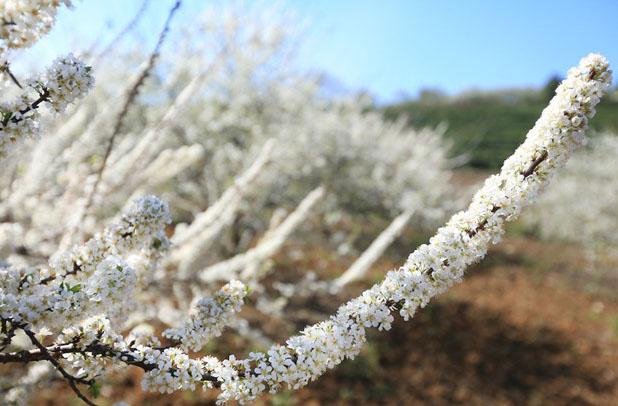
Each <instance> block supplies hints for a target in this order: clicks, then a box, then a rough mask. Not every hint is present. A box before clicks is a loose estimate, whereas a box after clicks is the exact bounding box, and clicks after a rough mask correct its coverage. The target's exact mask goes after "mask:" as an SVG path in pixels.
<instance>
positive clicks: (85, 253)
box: [0, 196, 170, 330]
mask: <svg viewBox="0 0 618 406" xmlns="http://www.w3.org/2000/svg"><path fill="white" fill-rule="evenodd" d="M169 221H170V220H169V210H168V207H167V205H166V204H165V203H164V202H162V201H161V200H159V199H157V198H155V197H153V196H146V197H144V198H141V199H139V200H137V201H136V202H135V204H134V206H133V207H132V208H131V210H130V211H129V212H128V213H127V214H125V215H124V216H122V218H121V220H120V222H119V223H118V224H114V225H111V226H110V227H108V228H106V229H105V230H104V232H103V233H100V234H97V235H95V236H94V237H93V238H91V239H90V240H89V241H87V242H86V243H84V244H83V245H79V246H78V245H76V246H75V247H73V249H72V250H71V251H70V252H69V253H67V254H64V255H61V256H59V257H57V258H54V259H52V260H51V261H50V268H49V269H47V268H43V269H15V268H2V269H0V318H2V319H4V320H10V321H11V322H14V323H27V324H29V325H32V326H34V327H35V328H42V327H47V328H49V329H51V330H54V329H58V328H62V327H65V326H71V325H74V324H76V323H78V322H80V321H82V320H84V319H86V318H88V317H90V316H92V315H96V314H102V313H104V314H107V316H108V317H109V318H110V319H111V320H112V322H114V323H118V322H120V321H122V320H123V318H124V317H125V316H126V312H127V311H128V310H129V309H130V303H131V292H132V291H133V288H134V287H135V284H136V281H137V278H138V276H139V275H138V274H137V273H136V270H135V269H134V268H133V267H131V266H130V265H129V264H128V261H129V260H130V259H131V258H133V257H134V256H139V254H140V253H142V254H143V255H148V254H149V253H150V251H152V250H154V251H158V250H159V249H161V248H164V247H166V246H167V241H166V237H165V235H164V234H163V233H162V230H163V228H164V227H165V225H166V224H167V223H168V222H169ZM153 236H155V237H154V238H153ZM134 261H135V260H134ZM138 263H139V262H138Z"/></svg>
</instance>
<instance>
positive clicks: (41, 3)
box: [0, 0, 72, 54]
mask: <svg viewBox="0 0 618 406" xmlns="http://www.w3.org/2000/svg"><path fill="white" fill-rule="evenodd" d="M63 4H64V5H65V6H67V7H71V5H72V4H71V1H70V0H4V1H2V2H0V54H4V53H6V52H7V51H8V50H10V49H18V48H28V47H30V46H32V44H34V43H35V42H36V41H37V40H38V39H39V38H41V37H42V36H43V35H45V34H46V33H47V32H48V31H49V30H50V29H51V28H52V27H53V25H54V22H55V20H56V13H57V12H58V8H59V7H60V6H61V5H63Z"/></svg>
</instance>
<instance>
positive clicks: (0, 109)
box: [0, 54, 94, 159]
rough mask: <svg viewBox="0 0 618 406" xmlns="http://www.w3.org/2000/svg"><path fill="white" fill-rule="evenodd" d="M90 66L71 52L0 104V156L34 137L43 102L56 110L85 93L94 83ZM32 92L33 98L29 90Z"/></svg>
mask: <svg viewBox="0 0 618 406" xmlns="http://www.w3.org/2000/svg"><path fill="white" fill-rule="evenodd" d="M91 70H92V69H91V68H90V67H89V66H86V65H85V64H84V63H83V62H82V61H80V60H79V59H77V58H75V57H74V56H73V55H72V54H69V55H67V56H65V57H61V58H58V59H56V60H55V61H54V62H53V63H52V64H51V66H50V67H49V68H47V71H46V73H45V74H44V75H42V76H41V77H39V78H36V79H33V80H30V81H29V82H28V84H27V87H28V88H29V90H30V91H29V92H26V93H24V94H22V95H21V96H20V97H19V98H18V99H17V100H15V101H13V102H12V103H2V104H0V159H1V158H3V157H5V156H6V155H7V154H8V153H9V151H10V149H11V148H12V147H13V146H14V145H16V144H19V143H22V142H23V141H24V140H25V139H26V138H37V137H38V127H39V113H38V111H37V109H38V108H39V106H40V105H41V104H42V103H46V105H47V106H48V108H49V109H50V110H51V111H53V112H55V113H62V112H64V110H65V109H66V107H67V106H68V105H69V104H72V103H75V102H76V101H77V100H79V99H81V98H83V97H84V96H85V95H86V94H88V92H89V90H90V89H91V88H92V86H93V85H94V77H93V76H92V72H91ZM32 91H34V92H35V93H36V97H34V96H32V95H31V94H30V93H32Z"/></svg>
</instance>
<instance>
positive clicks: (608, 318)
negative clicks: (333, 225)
mask: <svg viewBox="0 0 618 406" xmlns="http://www.w3.org/2000/svg"><path fill="white" fill-rule="evenodd" d="M398 244H401V245H402V246H403V245H404V244H403V243H398ZM402 246H401V247H400V246H398V245H397V244H396V245H395V247H393V251H394V252H395V253H396V252H399V251H400V250H402V249H403V248H402ZM308 252H310V251H308ZM313 254H315V255H313ZM313 254H312V255H308V256H306V259H305V260H304V261H305V262H307V261H309V262H310V261H312V258H313V259H315V258H323V256H324V253H319V252H314V253H313ZM391 254H392V253H391ZM396 256H397V255H396V254H395V255H390V256H389V258H391V257H396ZM404 258H405V257H404ZM391 259H392V260H393V262H389V261H383V262H381V263H380V264H378V265H377V266H375V268H374V269H375V270H374V271H373V274H372V275H371V276H370V277H369V278H368V281H367V282H365V283H361V284H358V285H356V286H353V287H351V289H349V291H347V292H345V295H341V296H340V297H336V298H333V297H331V298H328V299H326V300H324V299H322V300H318V299H315V298H305V299H303V298H299V299H297V300H296V301H295V302H294V303H293V304H292V308H296V309H297V311H296V312H294V313H293V315H294V317H292V319H293V320H294V323H292V324H286V325H284V324H282V323H277V322H275V321H274V320H270V319H267V318H264V317H263V316H262V317H260V316H257V315H252V314H248V315H247V316H248V317H249V319H250V320H251V322H252V324H253V325H256V326H259V327H261V328H263V329H264V330H265V331H266V332H267V333H268V334H269V335H270V336H271V337H273V338H275V339H283V338H284V337H286V336H288V335H289V334H292V333H294V332H295V330H296V331H297V330H298V329H300V328H302V327H303V325H304V324H306V323H308V322H314V321H317V320H319V319H320V317H323V315H324V314H327V313H329V312H331V311H333V310H334V309H336V307H337V305H338V304H340V303H342V302H343V301H345V300H346V299H348V298H350V297H353V295H355V294H356V293H358V292H360V291H361V290H362V289H363V288H366V287H367V286H368V285H369V280H370V281H372V282H373V281H375V280H378V279H379V278H380V276H381V275H382V274H383V273H384V271H385V270H388V269H389V268H392V267H394V266H395V265H396V262H395V260H394V259H393V258H391ZM303 265H305V266H306V265H310V264H307V263H305V264H297V263H293V264H292V263H290V264H287V265H286V264H284V265H283V266H284V267H286V266H287V267H289V271H290V272H288V273H286V275H287V277H289V278H291V279H292V278H294V277H295V275H294V272H293V271H292V270H293V269H303V268H302V266H303ZM342 266H344V264H342ZM583 267H585V261H584V259H583V257H582V254H581V252H579V251H578V249H577V248H575V247H571V246H568V245H562V244H556V243H547V242H540V241H535V240H534V239H529V238H526V237H524V236H520V235H517V234H515V235H511V236H509V237H507V238H506V239H505V241H504V242H502V243H501V244H500V245H498V246H496V247H494V248H492V250H491V251H490V253H489V255H488V257H487V258H486V259H485V261H484V262H482V263H481V264H479V265H477V266H475V267H473V268H472V269H471V270H470V271H469V272H468V274H467V275H466V277H465V279H464V282H463V283H462V284H461V285H458V286H456V287H454V288H453V289H451V290H450V291H449V292H448V293H447V294H445V295H444V296H441V297H439V298H437V300H435V301H433V302H432V303H431V304H430V305H429V306H428V307H427V308H425V309H424V310H422V311H420V312H419V313H418V314H417V316H416V317H415V318H414V319H413V320H411V321H409V322H403V320H401V319H397V320H396V322H395V323H394V327H393V329H392V330H391V331H388V332H377V331H372V332H371V333H370V335H369V341H368V343H367V346H366V347H365V349H364V350H363V352H362V353H361V355H360V356H359V357H357V358H356V359H355V360H353V361H346V362H345V363H344V364H342V365H340V366H339V367H338V368H336V369H334V370H332V371H329V372H328V373H327V374H325V375H324V376H323V377H322V378H320V379H319V380H318V381H316V382H314V383H312V384H310V385H309V386H308V387H306V388H305V389H303V390H300V391H298V392H283V393H280V394H277V395H275V396H271V395H266V396H264V397H262V398H260V399H259V400H258V401H256V404H257V405H273V406H288V405H305V406H318V405H436V406H438V405H440V406H441V405H467V406H476V405H478V406H486V405H490V406H510V405H513V406H515V405H517V406H522V405H526V406H537V405H538V406H541V405H542V406H552V405H556V406H559V405H560V406H563V405H582V406H585V405H590V406H592V405H595V406H603V405H607V406H615V405H618V375H617V374H618V286H608V285H607V284H606V283H605V284H604V286H599V288H603V289H596V290H595V289H593V288H591V285H590V284H588V283H587V282H588V281H587V280H586V279H585V278H584V277H582V276H581V275H580V274H578V269H582V268H583ZM305 269H306V268H305ZM578 275H579V276H578ZM612 292H613V293H615V294H612ZM301 309H302V310H303V312H301ZM246 347H247V343H246V342H243V340H242V339H239V338H237V337H234V336H233V335H231V334H229V333H228V334H224V336H223V337H221V338H220V339H219V340H218V341H217V342H216V343H215V345H213V346H212V348H211V349H210V350H211V351H213V352H214V353H216V354H219V355H227V354H229V353H232V352H237V353H238V352H239V351H240V355H242V353H243V352H246V349H247V348H246ZM140 375H141V373H140V372H139V371H138V370H135V369H134V370H130V371H129V373H128V374H125V375H115V376H114V377H113V379H112V381H111V382H110V384H109V385H105V386H104V387H103V390H102V395H101V397H100V398H99V399H97V403H99V404H100V405H103V406H105V405H112V404H113V402H115V401H118V400H124V401H127V402H129V403H130V404H131V405H133V406H169V405H174V406H197V405H210V404H214V402H215V400H216V391H212V392H209V393H201V392H198V393H183V394H174V395H159V394H149V393H143V392H142V391H141V389H140V385H139V378H140ZM32 404H33V405H36V406H60V405H62V406H66V405H69V406H72V405H78V404H80V402H79V401H78V400H77V399H76V398H75V396H74V395H73V394H72V393H71V392H70V390H68V388H67V387H66V385H65V384H63V383H59V384H58V385H55V386H53V387H50V388H46V389H42V390H41V391H40V393H38V395H37V396H36V398H35V400H34V401H33V402H32Z"/></svg>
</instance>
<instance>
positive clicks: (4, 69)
mask: <svg viewBox="0 0 618 406" xmlns="http://www.w3.org/2000/svg"><path fill="white" fill-rule="evenodd" d="M0 72H4V73H6V74H7V75H9V78H11V80H12V81H13V83H15V84H16V85H17V86H18V87H19V88H20V89H23V88H24V87H23V86H22V85H21V84H20V83H19V81H18V80H17V78H16V77H15V75H13V72H11V68H10V67H9V63H8V62H5V63H4V65H3V66H2V67H0Z"/></svg>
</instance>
